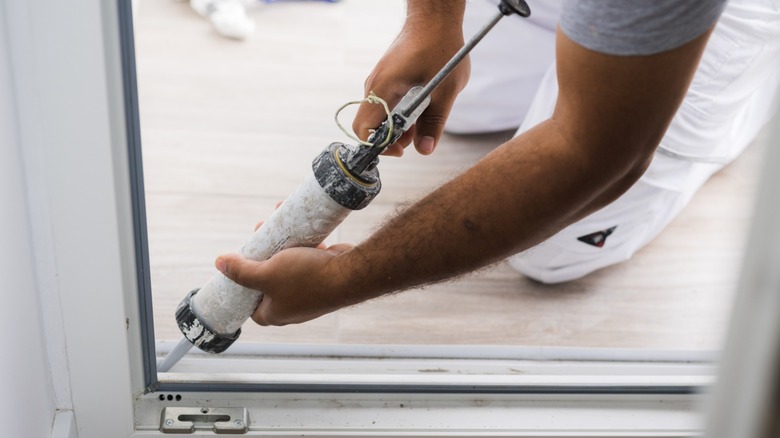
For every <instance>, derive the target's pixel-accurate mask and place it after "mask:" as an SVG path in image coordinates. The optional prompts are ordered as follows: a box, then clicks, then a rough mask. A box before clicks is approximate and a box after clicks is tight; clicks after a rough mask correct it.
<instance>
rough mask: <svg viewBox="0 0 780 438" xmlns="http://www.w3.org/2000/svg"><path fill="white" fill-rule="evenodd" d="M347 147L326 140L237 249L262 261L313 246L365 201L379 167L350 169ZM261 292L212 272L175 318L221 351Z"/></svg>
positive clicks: (201, 342) (376, 185) (194, 337)
mask: <svg viewBox="0 0 780 438" xmlns="http://www.w3.org/2000/svg"><path fill="white" fill-rule="evenodd" d="M351 152H354V147H353V146H347V145H345V144H342V143H333V144H331V145H330V146H328V147H327V148H326V149H325V151H323V152H322V153H321V154H320V155H319V156H318V157H317V158H316V159H315V160H314V162H313V163H312V170H313V172H312V174H311V175H309V176H308V177H307V178H306V180H304V182H303V183H302V184H301V185H300V186H299V187H298V189H297V190H296V191H295V192H294V193H293V194H292V195H290V196H289V197H288V198H287V199H285V201H284V203H282V205H281V206H280V207H279V208H278V209H277V210H276V211H274V213H273V214H271V216H270V217H269V218H268V220H266V221H265V223H263V225H262V226H261V227H260V228H259V229H258V230H257V231H256V232H255V233H254V234H253V235H252V237H251V238H250V239H249V241H248V242H246V244H244V247H243V248H241V254H242V255H243V256H244V257H246V258H249V259H252V260H257V261H262V260H266V259H268V258H270V257H271V256H272V255H274V254H276V253H277V252H279V251H281V250H283V249H287V248H292V247H300V246H307V247H315V246H317V245H319V244H320V243H322V241H323V240H325V238H326V237H328V235H330V233H331V232H332V231H333V230H334V229H335V228H336V227H337V226H338V225H339V224H340V223H341V222H342V221H343V220H344V218H346V217H347V215H348V214H349V213H350V212H351V211H352V210H359V209H361V208H363V207H365V206H366V205H368V204H369V203H370V202H371V201H372V200H373V199H374V197H376V195H377V194H378V193H379V190H380V188H381V184H380V181H379V172H378V171H377V170H376V168H373V169H371V170H367V171H364V172H363V173H361V174H360V175H359V176H355V175H353V174H352V173H351V172H350V171H349V170H348V169H347V166H345V164H344V161H343V160H342V157H344V156H346V155H347V154H349V153H351ZM262 296H263V294H262V292H259V291H255V290H252V289H247V288H245V287H243V286H241V285H239V284H236V283H234V282H233V281H232V280H230V279H228V278H227V277H225V276H224V275H222V274H221V273H218V274H216V275H214V277H212V278H211V280H209V282H208V283H206V285H205V286H203V287H202V288H200V289H199V290H195V291H192V292H190V294H189V295H187V297H185V298H184V300H183V301H182V302H181V304H179V307H178V308H177V309H176V321H177V323H178V326H179V329H180V330H181V332H182V333H183V334H184V337H185V338H186V339H187V340H188V341H190V342H191V343H192V344H193V345H195V346H196V347H198V348H200V349H201V350H203V351H206V352H209V353H221V352H223V351H225V350H226V349H227V348H228V347H229V346H230V345H231V344H232V343H233V342H234V341H235V340H236V339H238V336H239V335H240V334H241V326H242V325H243V324H244V322H245V321H246V320H247V319H248V318H249V317H250V316H251V315H252V313H254V311H255V309H256V308H257V306H258V304H259V303H260V300H261V299H262Z"/></svg>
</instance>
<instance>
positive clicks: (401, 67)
mask: <svg viewBox="0 0 780 438" xmlns="http://www.w3.org/2000/svg"><path fill="white" fill-rule="evenodd" d="M427 3H431V4H430V5H429V4H427ZM439 3H442V4H439ZM457 3H461V2H440V0H435V1H433V2H426V1H417V2H412V1H410V2H409V14H408V16H407V19H406V23H405V24H404V27H403V30H402V31H401V33H400V35H398V38H396V40H395V41H394V42H393V44H392V45H391V46H390V48H389V49H388V50H387V52H385V54H384V55H383V56H382V59H380V60H379V62H378V63H377V65H376V67H374V70H373V71H372V72H371V74H370V75H369V76H368V78H367V79H366V83H365V94H366V95H368V93H369V92H370V91H373V92H374V93H375V94H376V95H377V96H379V97H381V98H382V99H384V100H386V101H387V103H388V105H389V106H390V108H393V107H394V106H395V105H396V104H397V103H398V102H399V101H400V100H401V98H402V97H403V96H404V95H405V94H406V92H407V91H409V89H411V88H412V87H414V86H417V85H425V84H426V83H427V82H428V81H429V80H430V79H431V78H432V77H433V76H435V75H436V73H437V72H438V71H439V70H440V69H441V68H442V67H444V65H445V64H446V63H447V61H449V59H450V58H451V57H452V55H454V54H455V52H457V51H458V49H460V48H461V47H462V46H463V30H462V28H461V24H462V19H463V10H462V5H459V4H457ZM469 72H470V64H469V59H468V58H466V59H464V60H463V61H462V62H461V63H460V65H458V67H457V68H456V69H455V70H454V71H453V72H452V73H451V74H450V75H449V76H448V77H447V79H446V80H445V81H444V82H442V83H441V84H440V85H439V86H438V87H437V88H436V90H435V91H434V92H433V94H432V95H431V104H430V105H429V106H428V108H427V109H426V110H425V112H423V113H422V115H421V116H420V118H419V119H418V120H417V123H416V124H415V125H414V126H413V127H412V128H411V129H409V130H408V131H407V132H406V133H404V135H403V136H402V137H401V138H400V139H399V140H398V141H397V142H396V143H395V144H394V145H391V146H390V147H388V148H387V150H386V151H385V155H392V156H398V157H400V156H401V155H403V150H404V149H403V148H404V147H406V146H408V145H409V143H410V142H412V140H414V145H415V147H416V148H417V151H418V152H420V153H421V154H423V155H428V154H431V153H432V152H433V150H434V148H435V147H436V144H437V143H438V141H439V138H440V137H441V134H442V132H443V131H444V123H445V121H446V120H447V117H448V116H449V114H450V109H451V108H452V104H453V103H454V102H455V97H456V96H457V95H458V93H460V91H461V90H462V89H463V87H465V86H466V82H467V81H468V77H469ZM385 117H386V114H385V112H384V111H383V110H382V108H381V107H379V106H378V105H371V104H368V103H363V104H361V105H360V108H359V109H358V112H357V115H356V116H355V120H354V122H353V124H352V129H353V130H354V131H355V132H356V133H357V135H358V136H359V137H360V138H362V139H366V138H368V135H369V130H370V129H374V128H376V127H378V126H379V125H380V124H381V123H382V121H383V120H384V119H385Z"/></svg>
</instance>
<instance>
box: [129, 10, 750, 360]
mask: <svg viewBox="0 0 780 438" xmlns="http://www.w3.org/2000/svg"><path fill="white" fill-rule="evenodd" d="M193 3H196V2H193ZM246 9H247V16H248V19H249V20H250V21H251V22H253V23H254V24H255V27H256V28H255V31H254V33H253V34H252V35H251V36H249V37H248V38H247V39H246V40H243V41H239V40H236V39H232V38H227V37H224V36H222V35H221V34H220V33H219V32H218V31H217V27H216V26H215V24H214V21H215V20H216V18H215V17H214V16H213V15H212V17H211V18H212V19H211V20H210V19H209V18H207V17H203V16H201V15H199V14H198V13H197V12H196V11H195V10H193V8H192V7H191V5H190V4H189V3H188V2H177V1H144V2H142V3H139V4H138V9H137V11H136V17H135V20H136V22H135V38H136V54H137V69H138V86H139V100H140V116H141V129H142V139H143V154H144V172H145V183H146V203H147V214H148V217H147V220H148V229H149V251H150V260H151V277H152V288H153V299H154V318H155V319H154V324H155V331H156V335H157V338H158V340H170V341H174V340H178V339H179V338H180V337H181V336H180V333H179V331H178V329H177V328H176V325H175V321H174V318H173V313H174V309H175V307H176V306H177V304H178V303H179V301H180V300H181V299H182V298H183V297H184V295H185V294H186V293H187V292H189V291H190V290H191V289H193V288H196V287H199V286H201V285H203V284H204V283H205V282H206V281H207V280H208V279H209V278H210V277H211V276H212V275H213V274H214V272H215V270H214V268H213V262H214V259H215V258H216V256H217V255H219V254H222V253H226V252H235V251H237V250H238V249H239V248H240V247H241V246H242V244H243V243H244V241H246V240H247V239H248V237H249V235H250V233H251V232H252V230H253V226H254V224H255V223H256V222H257V221H258V220H261V219H263V218H264V217H267V216H268V215H269V214H270V213H271V212H272V211H273V208H274V204H275V203H276V202H277V201H280V200H282V199H284V198H285V197H286V196H287V195H288V194H289V193H291V192H292V191H293V190H294V189H295V188H296V187H297V185H298V184H299V183H300V182H301V181H302V180H303V178H304V177H305V176H306V175H307V174H308V173H309V172H311V168H310V165H311V161H312V159H313V158H314V157H315V156H316V155H317V154H318V153H319V152H320V151H321V150H322V149H323V148H324V147H325V146H327V145H328V144H329V143H331V142H333V141H347V139H346V138H345V136H344V135H343V134H342V133H341V132H340V131H339V130H338V129H337V128H336V126H335V124H334V122H333V114H334V112H335V110H336V109H337V108H338V107H339V106H341V105H342V104H344V103H345V102H347V101H351V100H356V99H358V98H361V97H362V95H363V88H362V87H363V81H364V79H365V77H366V76H367V75H368V74H369V72H370V71H371V69H372V67H373V65H374V63H375V62H376V61H377V60H378V59H379V57H380V56H381V55H382V53H383V52H384V50H385V49H386V47H387V46H388V45H389V44H390V43H391V42H392V40H393V38H394V37H395V35H396V33H397V32H398V30H399V29H400V25H401V23H402V19H403V16H404V10H403V2H400V1H397V0H372V1H349V0H344V1H340V2H327V1H277V2H267V3H264V2H258V3H252V4H249V5H248V6H247V7H246ZM509 19H514V20H516V19H518V18H515V17H512V18H509ZM217 21H218V20H217ZM476 50H479V47H478V48H477V49H476ZM350 117H351V116H350V114H348V112H345V114H344V115H343V116H342V120H343V122H344V123H345V125H347V126H348V125H349V124H350V121H351V120H350ZM511 135H512V133H511V132H500V133H494V134H487V135H468V136H456V135H447V136H445V138H444V139H443V140H442V143H441V144H440V145H439V147H438V149H437V151H436V152H435V154H434V155H433V156H430V157H424V156H420V155H418V154H416V153H414V152H413V151H411V150H410V151H408V152H407V154H406V155H405V156H404V157H403V159H396V158H383V159H382V161H381V164H380V170H381V174H382V181H383V190H382V193H381V194H380V196H379V197H378V198H377V199H376V200H375V201H374V202H373V203H372V204H371V205H370V206H369V207H368V208H366V209H365V210H363V211H359V212H355V213H353V214H352V215H351V216H350V217H349V218H348V219H347V220H346V221H345V223H344V224H343V225H342V226H341V227H340V228H339V229H338V230H337V231H336V233H335V234H334V235H333V236H331V238H330V239H329V240H328V242H329V243H336V242H342V241H344V242H351V243H358V242H360V241H361V240H362V239H364V238H365V237H366V236H367V235H369V233H370V232H371V231H372V230H374V229H376V228H377V227H378V226H380V225H381V224H382V222H383V220H384V219H385V218H386V217H387V216H388V215H390V214H392V213H393V212H394V211H395V210H396V209H397V208H398V205H399V204H402V203H407V202H410V201H413V200H415V199H418V198H419V197H420V196H422V195H423V194H425V193H427V192H429V191H431V190H432V189H434V188H435V187H437V186H438V185H439V184H441V183H442V182H444V181H446V180H448V179H449V178H451V177H453V176H455V175H456V174H458V172H459V171H461V170H463V169H465V168H467V167H468V166H470V165H471V164H473V163H475V162H476V161H477V160H479V159H480V157H482V156H483V155H485V154H486V153H488V152H489V151H491V150H492V149H493V148H494V147H495V146H496V145H498V144H500V143H502V142H503V141H506V140H507V139H509V138H510V137H511ZM760 152H761V151H760V147H751V148H749V149H748V151H747V152H746V153H745V154H744V155H743V156H742V157H741V158H740V159H738V160H737V161H736V162H735V163H733V164H732V165H730V166H728V167H727V168H726V169H725V170H723V171H721V172H720V173H718V174H716V175H715V176H714V177H713V178H712V179H711V180H710V181H709V182H708V183H707V184H706V185H705V187H704V188H703V189H702V190H701V191H700V193H699V194H698V195H697V196H696V197H695V199H694V200H693V202H692V203H691V204H690V206H689V207H688V208H686V210H685V211H684V212H683V213H682V214H681V215H680V216H679V217H678V218H677V219H675V220H674V221H673V222H672V223H671V225H669V227H668V229H667V230H666V231H664V232H663V233H662V234H661V236H660V237H658V238H657V239H656V240H655V241H653V242H652V243H651V244H650V245H648V246H647V247H646V248H644V249H643V250H641V251H640V252H639V253H638V254H636V255H635V256H634V258H633V259H632V260H631V261H629V262H626V263H621V264H619V265H616V266H613V267H610V268H607V269H604V270H602V271H599V272H596V273H594V274H592V275H589V276H587V277H585V278H584V279H581V280H577V281H573V282H569V283H564V284H560V285H554V286H549V285H543V284H540V283H537V282H535V281H532V280H529V279H528V278H525V277H524V276H522V275H521V274H519V273H517V272H516V271H514V270H513V269H512V268H511V267H509V266H508V265H507V264H505V263H502V264H499V265H497V266H493V267H491V268H489V269H486V270H483V271H481V272H479V273H477V274H474V275H471V276H468V277H466V278H462V279H459V280H457V281H453V282H448V283H445V284H441V285H436V286H430V287H426V288H423V289H418V290H413V291H409V292H405V293H402V294H397V295H393V296H390V297H385V298H382V299H378V300H375V301H373V302H369V303H365V304H362V305H359V306H357V307H355V308H350V309H345V310H343V311H340V312H337V313H334V314H331V315H327V316H325V317H322V318H320V319H317V320H315V321H312V322H309V323H306V324H302V325H296V326H287V327H282V328H276V327H265V328H263V327H258V326H255V325H254V323H252V322H251V321H249V323H248V324H247V325H246V326H245V327H244V331H243V334H242V338H241V340H240V341H239V342H261V343H293V344H310V343H321V344H374V345H376V344H452V345H455V344H457V345H518V346H555V347H603V348H631V349H681V350H709V349H717V348H719V346H720V344H721V341H722V338H723V334H724V331H725V328H726V323H727V318H728V316H729V311H730V309H729V306H730V303H731V300H732V294H733V292H734V289H735V283H736V279H737V274H738V269H739V266H740V260H741V254H742V250H743V242H744V235H745V230H746V227H747V224H748V220H749V217H750V212H751V211H752V208H751V203H752V199H753V196H752V195H753V191H754V187H755V183H756V179H755V176H756V174H757V172H756V169H757V163H758V161H759V160H760V156H761V153H760Z"/></svg>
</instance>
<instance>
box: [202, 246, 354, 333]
mask: <svg viewBox="0 0 780 438" xmlns="http://www.w3.org/2000/svg"><path fill="white" fill-rule="evenodd" d="M351 248H352V245H349V244H345V243H342V244H337V245H333V246H330V247H328V248H324V247H320V248H291V249H287V250H284V251H280V252H279V253H277V254H275V255H274V256H273V257H271V258H270V259H268V260H265V261H262V262H256V261H254V260H249V259H247V258H244V257H242V256H240V255H238V254H228V255H222V256H219V257H218V258H217V260H216V262H215V265H216V267H217V269H218V270H219V271H220V272H222V273H223V274H224V275H225V276H226V277H228V278H229V279H231V280H233V281H234V282H236V283H238V284H240V285H241V286H244V287H247V288H249V289H254V290H258V291H262V292H263V300H262V301H261V302H260V305H259V306H258V307H257V309H256V310H255V313H254V314H253V315H252V319H253V320H254V321H255V322H256V323H258V324H260V325H263V326H266V325H287V324H297V323H301V322H305V321H309V320H311V319H314V318H318V317H320V316H322V315H325V314H327V313H330V312H333V311H336V310H338V309H340V308H342V307H346V306H349V305H351V304H354V303H353V302H350V301H348V297H347V294H345V293H344V291H343V290H342V288H341V286H340V282H339V275H338V273H337V272H335V271H334V269H333V266H332V265H331V262H332V261H333V260H334V259H335V258H336V257H337V256H338V255H340V254H341V253H343V252H345V251H347V250H349V249H351Z"/></svg>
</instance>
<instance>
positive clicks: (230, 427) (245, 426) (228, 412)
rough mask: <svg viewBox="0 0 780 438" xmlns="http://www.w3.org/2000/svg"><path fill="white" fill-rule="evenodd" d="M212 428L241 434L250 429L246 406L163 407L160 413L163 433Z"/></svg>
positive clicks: (218, 432)
mask: <svg viewBox="0 0 780 438" xmlns="http://www.w3.org/2000/svg"><path fill="white" fill-rule="evenodd" d="M196 430H199V431H202V430H211V431H214V433H216V434H226V435H229V434H233V435H241V434H244V433H246V432H247V431H248V430H249V411H247V409H246V408H178V407H177V408H172V407H166V408H163V410H162V413H160V431H161V432H162V433H181V434H184V433H193V432H195V431H196Z"/></svg>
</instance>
